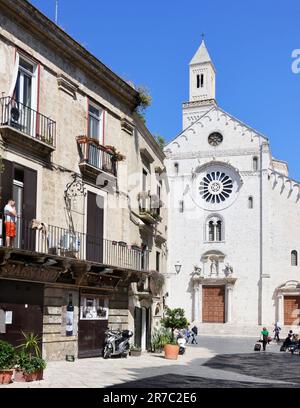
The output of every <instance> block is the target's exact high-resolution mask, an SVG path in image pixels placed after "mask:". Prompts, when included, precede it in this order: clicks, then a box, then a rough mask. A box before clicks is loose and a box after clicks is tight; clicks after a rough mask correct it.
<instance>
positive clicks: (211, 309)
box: [202, 286, 225, 323]
mask: <svg viewBox="0 0 300 408" xmlns="http://www.w3.org/2000/svg"><path fill="white" fill-rule="evenodd" d="M202 297H203V304H202V321H203V323H225V286H203V287H202Z"/></svg>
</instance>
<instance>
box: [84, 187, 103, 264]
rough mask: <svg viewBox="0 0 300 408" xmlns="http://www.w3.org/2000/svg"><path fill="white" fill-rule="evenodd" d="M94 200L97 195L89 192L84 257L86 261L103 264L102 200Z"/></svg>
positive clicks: (100, 198) (99, 198)
mask: <svg viewBox="0 0 300 408" xmlns="http://www.w3.org/2000/svg"><path fill="white" fill-rule="evenodd" d="M96 200H97V195H96V194H94V193H91V192H90V191H89V192H88V197H87V235H86V237H87V238H86V239H87V242H86V255H87V260H88V261H93V262H100V263H101V262H103V219H104V209H103V203H104V199H103V197H101V196H98V200H97V201H96ZM99 205H100V206H99ZM100 207H101V208H100Z"/></svg>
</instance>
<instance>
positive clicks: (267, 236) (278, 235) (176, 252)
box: [166, 109, 300, 325]
mask: <svg viewBox="0 0 300 408" xmlns="http://www.w3.org/2000/svg"><path fill="white" fill-rule="evenodd" d="M215 131H217V132H220V133H221V134H222V135H223V141H222V143H221V144H220V145H219V146H217V147H213V146H210V145H209V144H208V141H207V138H208V136H209V135H210V134H211V133H212V132H215ZM260 142H261V143H262V145H263V146H262V169H263V172H262V200H260V194H261V193H260V175H259V172H258V171H253V157H257V158H258V159H259V166H260ZM166 153H167V155H168V158H167V159H166V167H167V171H168V175H169V184H170V190H171V191H170V198H169V205H170V209H169V236H168V242H169V248H170V252H169V262H168V274H169V278H168V290H169V298H168V301H167V302H168V305H169V306H171V307H183V308H184V309H185V311H186V313H187V317H188V319H189V320H190V321H191V320H192V319H193V310H192V309H193V302H192V299H193V288H192V284H191V274H192V273H193V272H194V266H195V265H196V266H198V267H201V268H202V272H203V263H202V261H201V257H202V255H203V254H205V253H206V252H207V251H209V250H214V251H221V252H222V253H223V254H224V255H225V260H224V263H226V262H228V263H229V264H230V265H231V266H232V268H233V277H234V278H236V282H235V284H234V285H233V292H232V313H231V323H233V324H240V325H241V324H247V325H256V324H260V323H261V324H269V325H270V324H272V323H274V321H275V320H276V319H277V312H276V311H277V307H278V306H277V297H276V288H277V287H278V286H280V285H283V284H284V283H285V282H286V281H287V280H293V279H294V280H299V266H290V265H291V259H290V258H291V251H292V250H293V249H295V250H297V251H298V252H299V247H298V246H297V241H298V231H299V222H300V221H299V220H300V217H299V211H300V203H299V198H298V192H299V188H298V187H297V186H295V184H297V183H296V182H294V181H289V180H288V179H287V178H286V177H284V178H283V177H280V174H277V176H276V179H277V184H276V186H275V187H274V180H275V176H274V175H271V176H270V170H268V169H272V162H271V154H270V151H269V147H268V143H267V142H266V141H265V139H263V138H262V137H261V136H259V135H258V134H257V132H255V131H254V130H253V129H251V128H248V127H246V126H245V125H243V124H242V123H240V122H239V121H237V120H235V119H234V118H232V117H231V116H229V115H227V114H225V113H224V112H223V111H222V110H220V109H215V110H213V111H211V112H209V113H207V115H206V116H205V117H204V118H203V119H202V120H200V121H198V123H196V124H194V125H192V126H191V127H189V128H188V129H187V130H186V131H183V132H182V134H181V135H180V136H179V137H177V138H176V139H175V140H174V141H172V142H171V143H170V144H169V145H168V146H167V148H166ZM174 163H177V164H178V167H177V168H178V169H179V171H178V174H176V167H175V166H174ZM208 163H212V164H213V165H217V164H218V163H224V164H225V165H227V166H229V167H231V168H232V169H236V171H237V174H239V176H240V178H241V180H242V185H241V188H240V190H239V191H238V193H237V197H236V200H235V201H234V202H233V203H232V204H231V205H230V206H229V207H227V208H224V209H222V210H217V211H208V210H205V209H203V208H200V207H199V206H197V205H196V204H197V203H196V204H195V200H193V199H192V194H191V191H193V183H194V182H195V180H197V178H196V177H195V174H197V171H198V169H199V168H201V166H204V167H205V164H208ZM193 173H194V179H193V177H192V174H193ZM250 196H251V197H253V208H252V209H250V208H248V198H249V197H250ZM180 200H183V201H184V212H183V213H182V212H180V211H179V201H180ZM200 200H201V197H200V195H199V202H200ZM229 201H230V200H229ZM199 202H198V203H199ZM260 202H262V214H263V215H262V222H261V219H260V213H261V208H260ZM211 213H214V214H219V215H220V216H221V217H222V219H223V221H224V230H225V237H224V239H222V242H214V243H211V242H207V240H206V236H205V220H206V219H207V216H208V215H209V214H211ZM261 231H262V232H261ZM261 234H262V235H261ZM261 240H262V248H261V245H260V242H261ZM261 251H262V267H261V265H260V262H261ZM177 261H179V262H180V263H181V264H182V268H181V271H180V273H179V274H178V275H176V274H175V267H174V265H175V264H176V262H177ZM207 272H209V269H207V267H206V270H205V266H204V273H207ZM261 274H263V278H262V282H263V283H262V295H260V281H261ZM260 296H262V300H261V301H260ZM260 302H262V305H261V304H260ZM200 308H201V305H200Z"/></svg>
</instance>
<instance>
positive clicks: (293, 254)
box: [291, 250, 298, 266]
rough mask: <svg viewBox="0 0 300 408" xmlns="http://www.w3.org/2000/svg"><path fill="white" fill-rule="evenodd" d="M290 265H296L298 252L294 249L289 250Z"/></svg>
mask: <svg viewBox="0 0 300 408" xmlns="http://www.w3.org/2000/svg"><path fill="white" fill-rule="evenodd" d="M291 265H292V266H297V265H298V252H297V251H295V250H293V251H292V252H291Z"/></svg>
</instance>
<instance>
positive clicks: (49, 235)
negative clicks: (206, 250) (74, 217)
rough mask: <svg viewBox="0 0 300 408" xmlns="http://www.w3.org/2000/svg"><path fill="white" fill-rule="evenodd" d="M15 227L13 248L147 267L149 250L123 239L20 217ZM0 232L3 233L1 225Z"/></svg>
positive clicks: (133, 268) (113, 263) (123, 267)
mask: <svg viewBox="0 0 300 408" xmlns="http://www.w3.org/2000/svg"><path fill="white" fill-rule="evenodd" d="M16 230H17V236H16V238H15V240H14V245H13V247H14V248H16V249H22V250H27V251H32V252H38V253H41V254H49V255H57V256H61V257H68V258H74V259H78V260H81V261H90V262H95V263H99V264H103V265H105V266H111V267H116V268H122V269H125V270H136V271H148V270H149V251H148V250H142V249H140V248H135V249H133V248H131V247H130V246H128V245H127V244H126V243H125V242H122V241H111V240H108V239H100V238H98V237H95V236H93V235H90V234H87V233H82V232H76V231H71V230H69V229H66V228H61V227H57V226H53V225H47V224H42V223H39V222H32V221H30V222H28V221H26V220H24V219H21V218H18V220H17V225H16ZM0 236H1V231H0ZM2 236H3V237H5V227H4V226H3V234H2ZM2 245H5V241H4V240H3V243H2Z"/></svg>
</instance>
